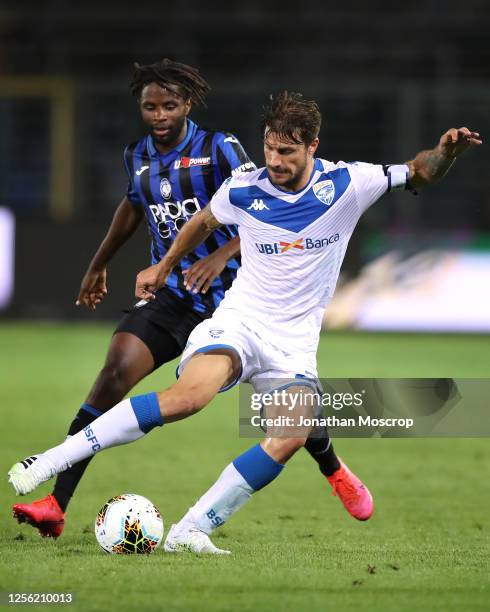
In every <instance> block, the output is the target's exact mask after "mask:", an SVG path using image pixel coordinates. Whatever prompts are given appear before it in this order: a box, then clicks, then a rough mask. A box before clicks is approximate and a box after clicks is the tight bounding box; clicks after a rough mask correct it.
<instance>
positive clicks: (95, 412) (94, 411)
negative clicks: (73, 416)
mask: <svg viewBox="0 0 490 612" xmlns="http://www.w3.org/2000/svg"><path fill="white" fill-rule="evenodd" d="M80 410H85V412H88V413H89V414H91V415H92V416H94V417H100V415H101V414H104V413H103V411H102V410H98V409H97V408H94V407H93V406H91V405H90V404H82V405H81V406H80Z"/></svg>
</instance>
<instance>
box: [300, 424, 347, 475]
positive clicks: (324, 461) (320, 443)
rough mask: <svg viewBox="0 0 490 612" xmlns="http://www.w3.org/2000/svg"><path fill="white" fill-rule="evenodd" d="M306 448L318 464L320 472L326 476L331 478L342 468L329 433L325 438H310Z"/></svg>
mask: <svg viewBox="0 0 490 612" xmlns="http://www.w3.org/2000/svg"><path fill="white" fill-rule="evenodd" d="M305 448H306V450H307V451H308V452H309V453H310V455H311V456H312V457H313V459H314V460H315V461H316V462H317V463H318V467H319V468H320V472H321V473H322V474H324V475H325V476H331V475H332V474H333V473H334V472H336V471H337V470H338V469H339V468H340V461H339V460H338V458H337V455H336V454H335V451H334V450H333V444H332V441H331V440H330V438H329V437H328V434H327V433H325V437H323V438H308V440H306V444H305Z"/></svg>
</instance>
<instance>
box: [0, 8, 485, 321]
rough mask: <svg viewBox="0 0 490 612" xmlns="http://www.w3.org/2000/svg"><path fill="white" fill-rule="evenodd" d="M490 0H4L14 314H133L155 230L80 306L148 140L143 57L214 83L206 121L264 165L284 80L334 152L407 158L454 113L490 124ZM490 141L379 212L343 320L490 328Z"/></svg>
mask: <svg viewBox="0 0 490 612" xmlns="http://www.w3.org/2000/svg"><path fill="white" fill-rule="evenodd" d="M489 29H490V6H489V5H488V2H487V1H486V0H467V1H466V2H464V3H463V2H459V1H458V0H454V1H446V2H440V1H436V0H426V1H424V2H421V1H420V2H419V1H418V0H408V1H406V2H404V3H402V4H396V3H395V4H393V3H391V2H387V1H383V0H375V1H372V2H367V3H366V2H361V1H359V0H355V1H353V2H349V3H318V2H317V3H309V4H307V5H304V3H301V2H299V1H293V0H282V1H281V2H278V1H272V2H267V3H265V2H259V0H249V1H248V2H246V3H236V2H232V3H230V4H229V5H228V10H224V9H223V5H222V3H213V2H206V3H203V2H198V1H196V0H189V1H188V2H185V3H181V2H175V1H167V2H165V3H161V2H150V1H147V0H145V1H143V2H140V3H138V4H137V5H135V4H124V3H113V2H95V1H94V0H87V1H86V2H83V3H66V2H61V1H59V0H46V1H45V2H42V3H39V2H34V1H32V0H19V1H18V2H16V3H4V4H3V5H2V7H1V8H0V32H1V37H0V70H1V76H0V176H1V179H0V206H1V207H2V210H1V211H0V232H1V234H0V247H1V251H0V308H1V310H2V316H3V317H9V318H35V319H38V318H54V319H59V318H67V319H71V318H87V317H90V318H91V319H92V320H93V319H94V316H95V317H99V318H116V317H117V316H118V313H119V310H120V309H121V308H122V307H124V306H126V305H128V304H129V303H131V301H132V295H133V280H134V274H135V272H137V271H138V270H139V269H141V267H143V266H145V265H146V264H147V262H148V247H147V244H146V236H145V232H144V230H141V231H140V233H139V234H138V236H137V237H136V238H135V239H133V240H132V241H131V242H130V243H129V244H128V245H127V247H125V248H124V249H123V251H122V252H121V254H120V255H118V256H117V258H116V261H115V263H114V265H113V267H112V269H111V273H110V278H109V283H110V285H109V289H110V293H109V296H108V298H107V300H106V302H105V303H104V304H103V305H102V306H100V307H99V308H98V310H97V312H96V313H95V314H91V313H85V312H82V311H81V310H79V309H76V308H75V306H74V299H75V297H76V295H77V291H78V286H79V282H80V279H81V276H82V274H83V272H84V270H85V267H86V265H87V263H88V261H89V259H90V257H91V256H92V254H93V252H94V250H95V248H96V246H97V245H98V243H99V241H100V239H101V237H102V236H103V233H104V231H105V228H106V227H107V225H108V223H109V221H110V218H111V216H112V213H113V211H114V209H115V206H116V204H117V203H118V202H119V200H120V198H121V197H122V195H123V193H124V190H125V185H126V178H125V173H124V168H123V163H122V152H123V148H124V146H125V145H126V144H127V143H128V142H130V141H132V140H135V139H137V138H139V137H140V135H141V133H142V125H141V123H140V120H139V112H138V109H137V106H136V103H135V101H134V100H133V99H131V97H130V95H129V92H128V81H129V78H130V75H131V71H132V63H133V62H134V61H139V62H140V63H145V62H152V61H155V60H156V59H159V58H161V57H163V56H169V57H172V58H174V59H178V60H181V61H184V62H188V63H190V64H193V65H196V66H198V67H199V68H200V70H201V72H202V74H203V75H204V76H205V77H206V78H207V79H208V80H209V82H210V83H211V85H212V87H213V91H212V93H211V95H210V97H209V100H208V102H209V108H208V109H207V110H205V111H201V110H199V111H196V112H195V113H194V117H195V118H196V119H197V120H198V121H199V122H201V123H202V124H204V125H207V126H209V127H220V128H225V129H228V130H230V131H233V132H235V133H236V134H237V135H238V136H239V137H240V139H241V141H242V142H243V143H244V145H245V147H246V148H247V150H248V152H249V154H250V155H251V156H252V157H253V158H254V160H255V161H256V162H257V163H258V164H261V162H262V152H261V141H260V134H259V133H258V128H257V125H258V119H259V115H260V111H261V106H262V104H263V103H264V101H265V99H266V96H267V94H268V93H270V92H272V91H277V90H279V89H282V88H288V89H292V90H299V91H301V92H303V93H304V94H305V95H307V96H312V97H315V98H316V99H317V100H318V101H319V103H320V106H321V109H322V111H323V115H324V126H323V129H322V133H321V147H320V155H322V156H324V157H327V158H329V159H333V160H337V159H344V160H347V161H349V160H364V161H372V162H383V163H386V162H401V161H403V160H406V159H408V158H410V157H411V156H413V155H414V154H415V153H416V152H417V151H418V150H420V149H422V148H431V147H432V146H434V145H435V144H436V142H437V139H438V138H439V136H440V135H441V134H442V132H443V131H445V130H446V129H447V128H448V127H450V126H461V125H467V126H469V127H471V128H473V129H477V130H479V131H480V133H481V134H483V137H484V138H485V136H486V135H487V134H488V133H490V130H489V129H488V127H489V114H488V109H489V108H490V79H489V77H490V46H489V45H488V31H489ZM489 167H490V148H489V147H488V146H484V147H482V148H481V149H480V150H479V151H477V152H476V151H472V152H470V153H469V154H468V155H467V156H466V157H465V158H464V159H462V160H460V161H458V162H457V163H456V165H455V166H454V168H453V169H452V170H451V172H450V176H449V177H448V178H447V180H445V181H443V182H442V183H441V184H440V185H438V186H436V187H435V188H432V189H430V190H428V191H426V192H423V193H421V194H419V195H418V196H413V195H410V194H406V193H405V194H395V195H393V196H391V197H390V198H386V199H385V200H382V201H381V202H380V203H378V204H377V205H375V206H374V207H373V208H372V209H371V210H370V211H369V212H368V214H366V215H365V217H364V218H363V219H362V221H361V223H360V225H359V227H358V230H357V233H356V235H355V239H354V240H353V241H352V244H351V246H350V248H349V252H348V256H347V259H346V262H345V265H344V269H343V274H342V281H341V290H340V291H339V293H338V296H337V299H336V301H335V303H334V304H333V305H332V307H331V309H330V311H329V312H328V313H327V316H326V322H327V323H328V324H329V325H330V327H337V328H345V327H347V328H349V327H352V328H360V329H400V330H407V329H408V330H437V331H441V330H442V331H452V330H459V331H468V330H469V331H476V332H488V331H490V283H489V279H490V173H489V172H488V168H489Z"/></svg>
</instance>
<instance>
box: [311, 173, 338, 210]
mask: <svg viewBox="0 0 490 612" xmlns="http://www.w3.org/2000/svg"><path fill="white" fill-rule="evenodd" d="M313 193H314V194H315V195H316V197H317V198H318V199H319V200H320V202H323V204H325V206H330V204H331V203H332V202H333V199H334V197H335V185H334V182H333V181H332V180H330V179H329V180H327V181H320V182H319V183H316V184H315V185H313Z"/></svg>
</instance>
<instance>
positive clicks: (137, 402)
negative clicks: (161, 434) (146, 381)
mask: <svg viewBox="0 0 490 612" xmlns="http://www.w3.org/2000/svg"><path fill="white" fill-rule="evenodd" d="M130 402H131V407H132V409H133V410H134V414H135V415H136V419H137V420H138V426H139V428H140V429H141V431H142V432H143V433H148V432H149V431H151V430H152V429H153V428H154V427H157V426H158V427H161V426H162V425H163V417H162V415H161V414H160V406H159V405H158V398H157V394H156V393H145V394H144V395H137V396H136V397H131V398H130Z"/></svg>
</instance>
